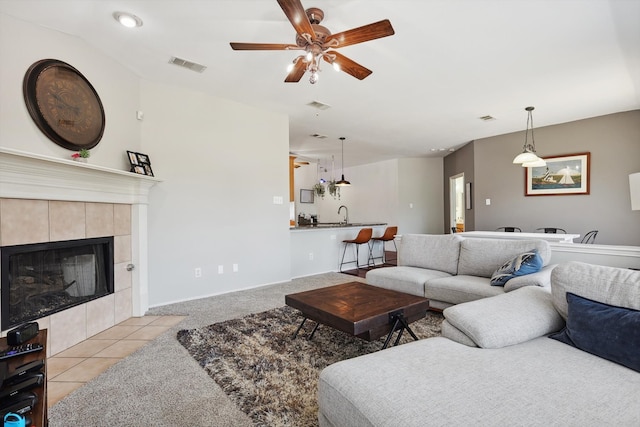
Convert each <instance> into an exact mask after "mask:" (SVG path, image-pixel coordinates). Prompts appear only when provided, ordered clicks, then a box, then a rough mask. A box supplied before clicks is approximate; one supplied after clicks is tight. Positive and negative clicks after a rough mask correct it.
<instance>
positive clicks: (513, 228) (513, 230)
mask: <svg viewBox="0 0 640 427" xmlns="http://www.w3.org/2000/svg"><path fill="white" fill-rule="evenodd" d="M495 231H506V232H508V233H513V232H515V231H517V232H518V233H520V232H522V230H521V229H520V227H498V228H496V230H495Z"/></svg>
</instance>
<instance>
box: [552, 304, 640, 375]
mask: <svg viewBox="0 0 640 427" xmlns="http://www.w3.org/2000/svg"><path fill="white" fill-rule="evenodd" d="M567 303H568V306H569V307H568V317H567V325H566V327H565V328H564V329H563V330H562V331H560V332H558V333H555V334H553V335H550V336H549V337H550V338H553V339H555V340H558V341H561V342H563V343H565V344H569V345H570V346H573V347H575V348H578V349H580V350H583V351H586V352H588V353H591V354H595V355H596V356H600V357H602V358H603V359H607V360H610V361H612V362H616V363H619V364H621V365H624V366H626V367H627V368H631V369H633V370H634V371H638V372H640V311H638V310H633V309H631V308H625V307H616V306H613V305H609V304H604V303H601V302H597V301H592V300H590V299H587V298H583V297H581V296H578V295H575V294H572V293H571V292H567Z"/></svg>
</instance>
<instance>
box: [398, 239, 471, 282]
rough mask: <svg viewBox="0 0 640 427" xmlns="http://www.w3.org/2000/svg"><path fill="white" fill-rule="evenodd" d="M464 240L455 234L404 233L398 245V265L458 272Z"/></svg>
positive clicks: (452, 272)
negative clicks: (461, 245)
mask: <svg viewBox="0 0 640 427" xmlns="http://www.w3.org/2000/svg"><path fill="white" fill-rule="evenodd" d="M462 240H463V239H462V238H461V237H460V236H456V235H455V234H438V235H436V234H403V235H402V237H401V238H400V244H399V245H398V265H399V266H400V265H405V266H409V267H421V268H428V269H431V270H440V271H445V272H447V273H449V274H456V273H457V272H458V256H459V254H460V242H461V241H462Z"/></svg>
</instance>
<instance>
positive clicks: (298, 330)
mask: <svg viewBox="0 0 640 427" xmlns="http://www.w3.org/2000/svg"><path fill="white" fill-rule="evenodd" d="M306 321H307V317H305V318H304V319H302V323H300V326H298V329H296V332H295V333H294V334H293V339H296V338H297V337H298V332H300V329H302V327H303V326H304V322H306ZM318 326H320V323H318V322H316V326H314V327H313V331H311V335H309V338H307V339H308V340H309V341H311V339H312V338H313V335H314V334H315V333H316V331H317V330H318Z"/></svg>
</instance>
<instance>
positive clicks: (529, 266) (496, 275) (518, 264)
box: [491, 249, 542, 286]
mask: <svg viewBox="0 0 640 427" xmlns="http://www.w3.org/2000/svg"><path fill="white" fill-rule="evenodd" d="M541 268H542V258H540V255H539V254H538V250H537V249H532V250H530V251H527V252H523V253H521V254H519V255H516V256H515V257H513V258H512V259H510V260H509V261H507V262H505V263H504V264H502V266H501V267H500V268H498V269H497V270H496V271H494V272H493V274H492V275H491V286H504V284H505V283H507V281H508V280H511V279H513V278H514V277H518V276H525V275H527V274H531V273H535V272H537V271H540V269H541Z"/></svg>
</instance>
